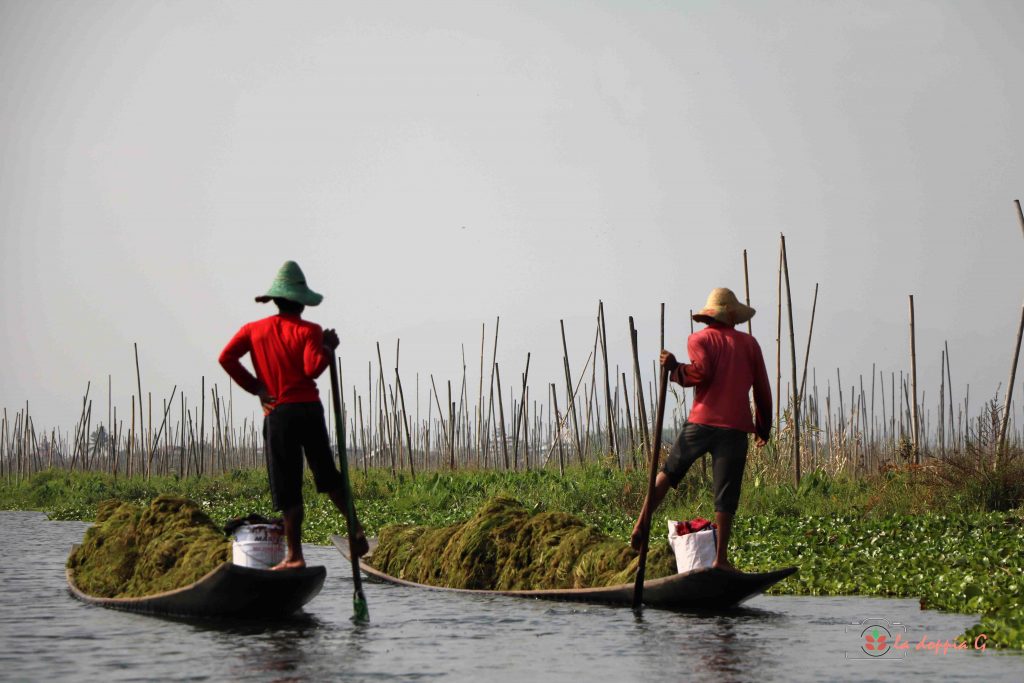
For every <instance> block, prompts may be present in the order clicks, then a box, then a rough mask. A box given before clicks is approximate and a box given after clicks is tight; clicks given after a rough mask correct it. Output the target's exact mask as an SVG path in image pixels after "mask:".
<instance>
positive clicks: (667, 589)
mask: <svg viewBox="0 0 1024 683" xmlns="http://www.w3.org/2000/svg"><path fill="white" fill-rule="evenodd" d="M331 540H332V541H333V542H334V546H335V547H336V548H337V549H338V550H339V551H340V552H341V554H342V555H344V556H345V557H346V558H348V539H347V538H346V537H344V536H332V537H331ZM376 547H377V539H370V552H369V553H368V554H367V555H366V557H365V558H364V559H366V560H367V561H369V562H372V561H373V551H374V549H375V548H376ZM360 568H361V569H362V570H363V571H364V572H366V574H367V576H368V577H369V578H371V579H375V580H377V581H381V582H384V583H393V584H397V585H399V586H410V587H413V588H426V589H428V590H438V591H454V592H459V593H476V594H480V595H507V596H510V597H517V598H536V599H540V600H560V601H568V602H588V603H595V604H606V605H626V606H632V604H633V583H632V582H630V583H624V584H620V585H618V586H605V587H598V588H556V589H549V590H508V591H498V590H471V589H466V588H442V587H439V586H428V585H425V584H422V583H413V582H412V581H405V580H404V579H399V578H397V577H394V576H391V575H389V574H385V573H384V572H382V571H380V570H379V569H377V568H375V567H373V566H371V565H368V564H361V565H360ZM796 571H797V568H796V567H786V568H784V569H778V570H776V571H772V572H764V573H757V574H747V573H741V572H727V571H724V570H721V569H698V570H696V571H692V572H687V573H685V574H675V575H673V576H666V577H664V578H661V579H649V580H646V581H644V604H645V605H646V606H648V607H655V608H659V609H692V610H699V609H712V610H718V609H728V608H731V607H736V606H737V605H740V604H742V603H743V602H745V601H747V600H749V599H750V598H752V597H754V596H757V595H760V594H761V593H764V592H765V591H766V590H768V588H770V587H771V586H772V585H774V584H776V583H778V582H779V581H781V580H782V579H784V578H786V577H787V576H790V575H792V574H795V573H796Z"/></svg>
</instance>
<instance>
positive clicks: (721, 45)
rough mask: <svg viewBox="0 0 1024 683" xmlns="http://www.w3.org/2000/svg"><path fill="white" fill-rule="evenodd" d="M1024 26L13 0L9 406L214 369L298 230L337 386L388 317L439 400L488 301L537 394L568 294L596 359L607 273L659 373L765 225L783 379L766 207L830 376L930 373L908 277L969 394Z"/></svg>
mask: <svg viewBox="0 0 1024 683" xmlns="http://www.w3.org/2000/svg"><path fill="white" fill-rule="evenodd" d="M1022 29H1024V5H1022V4H1021V3H1019V2H1013V1H1007V2H995V1H979V2H972V3H963V2H955V1H952V2H912V1H905V2H899V3H893V2H887V1H886V2H867V1H865V2H847V1H843V2H829V1H815V2H786V1H780V2H772V3H753V2H707V1H697V0H692V1H676V2H562V3H550V2H514V3H512V2H509V3H502V2H486V3H480V2H444V3H417V2H377V3H362V2H360V3H357V2H303V1H298V2H288V3H284V2H268V1H265V0H255V1H253V2H223V1H222V2H210V1H208V0H202V1H193V0H184V1H179V2H158V1H147V2H136V1H134V0H133V1H119V0H106V1H103V2H95V1H94V2H75V3H71V2H60V1H55V0H0V92H2V93H4V95H3V97H2V98H0V254H2V256H0V258H2V262H0V263H2V267H0V316H2V321H3V325H2V327H3V329H2V333H0V357H2V358H3V359H4V362H3V363H2V365H0V406H2V407H6V408H7V410H8V412H9V414H10V413H11V412H13V411H15V410H17V409H18V408H19V407H23V406H24V404H25V402H26V401H28V402H29V403H30V406H31V412H32V414H33V416H34V420H35V423H36V425H37V426H39V427H60V428H63V429H68V428H71V427H72V426H73V424H74V422H75V420H77V418H78V414H79V411H80V409H81V404H82V396H83V394H84V393H85V390H86V386H87V384H89V383H91V385H92V390H91V392H92V393H91V394H90V396H91V398H93V399H94V400H96V401H97V403H99V404H105V403H106V400H107V378H108V375H109V376H110V378H111V380H110V381H111V386H112V400H113V402H114V403H115V404H116V405H118V406H119V415H120V416H122V417H123V416H125V415H126V414H127V411H128V410H129V409H130V408H129V406H130V401H131V398H130V397H131V394H132V392H133V391H134V386H135V359H134V351H133V348H134V347H133V345H134V344H137V345H138V349H139V358H140V367H141V376H142V385H143V392H144V393H148V392H152V393H153V396H154V402H156V401H157V399H158V398H161V397H167V396H169V395H170V393H171V390H172V387H174V386H177V387H178V389H179V390H184V391H185V392H186V394H187V395H188V396H189V397H190V400H191V398H195V399H196V400H198V395H199V391H200V389H199V388H200V382H201V378H205V381H206V386H207V387H210V386H211V385H212V384H213V383H217V384H218V385H219V387H220V390H221V391H226V387H227V384H228V383H229V380H228V377H227V375H226V374H225V373H224V372H223V370H221V368H220V367H219V365H218V364H217V356H218V354H219V352H220V350H221V348H222V347H223V346H224V344H225V343H226V342H227V341H228V339H230V337H231V336H232V335H233V334H234V332H235V331H236V330H237V329H238V328H239V327H240V326H241V325H242V324H244V323H245V322H247V321H249V320H253V319H257V318H260V317H263V316H265V315H269V314H270V313H272V311H271V310H269V307H267V306H261V305H259V304H256V303H254V301H253V297H255V296H256V295H258V294H262V293H263V292H264V291H265V290H266V289H267V288H268V287H269V285H270V283H271V281H272V280H273V277H274V275H275V273H276V271H277V269H278V267H279V266H280V265H281V263H282V262H283V261H285V260H287V259H293V260H295V261H297V262H298V263H299V264H300V265H301V267H302V268H303V270H304V271H305V274H306V276H307V279H308V281H309V283H310V286H311V287H312V288H313V289H315V290H317V291H319V292H321V293H323V294H324V297H325V298H324V302H323V304H322V305H321V306H319V307H317V308H315V309H308V310H307V313H306V316H305V317H307V318H308V319H311V320H313V321H315V322H318V323H320V324H322V325H324V326H325V327H334V328H337V330H338V333H339V336H340V337H341V347H340V349H339V354H340V357H341V362H342V369H343V373H344V375H345V383H346V385H347V388H346V395H348V394H350V392H351V388H350V385H351V382H352V381H356V382H357V387H358V388H359V390H360V391H361V392H362V393H365V392H366V389H365V387H366V384H367V367H368V363H370V362H371V361H372V362H373V363H374V367H375V368H376V358H377V351H376V343H377V342H379V343H380V344H381V350H382V354H383V355H384V358H385V360H384V364H385V368H386V375H387V376H389V377H390V376H391V371H392V370H393V359H394V357H395V348H396V343H397V342H398V340H399V339H400V340H401V343H400V348H401V355H400V359H399V366H400V370H401V373H402V378H403V380H402V383H403V385H404V386H405V389H406V392H408V394H409V396H411V395H412V394H413V393H415V391H414V389H413V387H414V385H415V377H416V375H417V374H419V377H420V387H421V388H420V392H421V398H420V402H421V405H422V412H423V414H424V416H425V414H426V411H427V407H426V406H427V393H426V387H427V386H428V385H429V377H430V375H431V374H432V375H434V377H435V380H436V381H437V383H438V386H439V388H440V387H441V386H443V382H445V381H446V380H452V381H453V384H454V385H456V386H457V385H458V384H459V383H460V382H461V377H462V362H463V361H462V358H463V349H464V353H465V358H466V364H467V366H468V379H467V381H468V382H469V386H470V387H475V386H476V383H477V382H478V381H479V364H480V339H481V326H484V334H485V336H486V337H487V350H486V355H487V357H488V360H487V361H486V363H485V365H486V366H488V367H489V365H490V360H489V359H490V357H491V354H492V349H491V344H492V341H493V334H494V327H495V321H496V319H497V318H498V317H500V321H501V322H500V336H499V340H498V349H497V360H498V362H499V365H500V367H501V370H502V379H503V382H504V385H503V386H504V387H505V388H506V395H507V391H508V389H507V387H508V386H509V385H510V384H517V383H518V382H519V381H520V380H519V376H520V373H521V372H522V371H523V369H524V367H525V364H526V356H527V353H530V354H531V360H530V385H531V395H532V396H534V397H535V398H536V397H539V396H541V395H543V394H544V392H545V391H546V386H547V384H548V383H549V382H557V383H559V386H562V382H563V381H564V377H563V374H562V360H561V357H562V348H561V336H560V332H559V321H560V320H564V322H565V326H566V333H567V337H568V345H569V355H570V364H571V366H572V369H573V373H574V374H576V373H578V372H579V371H580V370H581V369H582V367H583V365H584V362H585V361H586V358H587V355H588V354H589V353H590V350H591V348H592V344H593V339H594V323H595V317H596V312H597V305H598V301H603V302H604V307H605V314H606V320H607V325H608V346H609V354H610V356H611V362H612V364H613V365H618V366H620V368H621V369H620V372H621V371H627V375H628V374H629V372H628V370H627V369H628V367H629V364H630V363H631V356H630V351H629V332H628V316H631V315H632V316H634V317H635V319H636V324H637V327H638V330H639V344H640V354H641V365H642V366H643V367H644V368H645V372H646V378H647V379H648V380H650V379H652V377H653V373H652V372H651V371H650V367H651V360H652V359H654V358H655V357H656V355H657V351H658V346H659V344H658V336H659V310H660V304H661V303H665V305H666V334H667V339H666V346H667V347H668V348H669V349H671V350H674V351H676V352H677V353H679V354H680V355H684V350H685V338H686V335H687V334H688V333H689V330H690V324H689V321H688V314H689V311H690V310H691V309H697V308H700V307H701V305H702V304H703V303H704V300H705V298H706V297H707V294H708V292H709V291H710V289H711V288H713V287H719V286H727V287H731V288H733V289H734V290H735V291H736V292H737V293H739V294H740V296H741V298H742V297H743V290H744V275H743V252H744V250H746V251H747V254H748V262H749V286H750V300H751V305H753V306H754V307H755V308H757V309H758V311H759V312H758V314H757V315H756V316H755V318H754V319H753V322H752V325H753V332H754V335H755V337H757V339H758V340H759V342H760V344H761V346H762V348H763V349H764V352H765V356H766V360H767V361H768V366H769V374H771V375H772V376H774V374H775V345H776V325H777V306H778V303H779V302H778V290H777V287H778V280H777V277H778V254H779V238H780V235H781V234H785V237H786V244H787V250H788V263H789V271H790V283H791V288H792V300H793V315H794V324H795V329H796V336H797V353H796V355H797V358H798V363H801V364H802V359H803V356H804V352H805V349H806V345H807V341H806V337H807V331H808V327H809V324H810V321H811V308H812V299H813V294H814V288H815V285H816V284H817V285H819V287H820V289H819V295H818V302H817V309H816V315H815V321H814V335H813V339H812V343H811V349H810V364H811V366H812V368H813V369H814V372H815V373H816V375H817V378H818V384H819V385H820V387H821V391H822V392H824V391H825V382H826V380H829V381H831V382H832V383H833V386H834V382H835V376H836V373H837V370H838V372H839V374H840V375H841V377H842V381H843V382H844V383H845V385H846V386H847V387H848V386H849V383H850V382H851V381H853V380H854V379H855V378H857V377H858V376H860V375H863V376H864V378H865V382H866V383H870V378H871V374H872V368H873V367H874V368H875V372H881V373H883V375H884V376H885V377H886V378H887V381H888V377H890V376H891V373H896V375H897V376H898V374H899V372H900V371H904V372H907V371H908V370H909V365H910V360H909V356H910V353H909V311H908V308H909V304H908V296H909V295H913V296H914V301H915V308H916V326H917V330H916V331H917V354H918V364H919V367H918V375H919V385H920V389H919V391H921V392H923V393H924V396H925V398H924V401H925V403H926V405H928V406H932V405H933V404H934V402H935V401H936V400H937V397H938V383H939V379H938V378H939V363H940V354H941V352H942V350H943V348H944V345H945V344H947V343H948V347H949V353H950V361H951V362H950V366H951V367H950V370H951V376H952V381H953V386H954V397H955V399H956V400H957V401H958V402H959V401H962V400H963V398H964V395H965V392H966V385H967V384H968V383H969V384H970V391H971V396H972V399H971V400H972V406H977V405H979V404H980V401H981V400H982V399H983V398H986V397H991V396H994V395H995V394H996V391H997V389H998V388H999V387H1000V384H1002V385H1003V388H1002V389H1000V391H1003V390H1005V382H1006V379H1007V375H1008V372H1009V366H1010V361H1011V356H1012V352H1013V344H1014V341H1015V335H1016V330H1017V326H1018V323H1019V321H1020V316H1021V304H1022V294H1024V286H1022V285H1024V278H1022V269H1021V267H1020V264H1021V260H1022V255H1024V240H1022V234H1024V233H1022V226H1021V223H1020V221H1019V219H1018V216H1017V209H1016V207H1015V206H1014V203H1013V200H1014V199H1017V198H1020V197H1021V195H1022V194H1024V126H1021V125H1020V123H1019V120H1020V115H1021V112H1024V88H1021V87H1020V82H1021V81H1020V77H1021V76H1020V74H1021V67H1022V65H1024V44H1022V43H1021V41H1020V36H1021V35H1022ZM784 315H785V313H784ZM783 341H784V344H783V347H782V357H783V366H782V373H783V377H784V378H785V377H788V376H789V373H790V365H789V361H788V358H789V346H788V327H787V325H786V324H785V323H784V325H783ZM374 372H376V369H374ZM485 373H487V374H488V376H489V371H487V370H485ZM830 378H831V379H830ZM783 382H785V379H784V380H783ZM1020 382H1021V379H1020V376H1019V375H1018V379H1017V383H1018V384H1019V383H1020ZM486 383H487V381H486V380H485V384H486ZM326 387H327V384H326V382H323V381H322V382H321V389H322V390H326ZM847 390H848V389H847ZM442 391H443V389H442ZM485 391H486V389H485ZM470 393H475V392H473V391H472V390H471V392H470ZM517 393H518V391H517ZM240 394H241V392H240V391H239V390H237V388H236V390H235V398H236V399H237V400H238V401H242V403H238V404H236V405H237V406H245V405H247V404H245V403H244V399H242V397H241V395H240ZM1016 395H1017V396H1018V397H1019V398H1024V395H1022V394H1021V393H1020V392H1019V391H1018V392H1017V394H1016ZM410 402H413V401H412V399H411V398H410ZM256 407H257V406H256V402H255V399H253V400H252V409H253V410H254V411H255V409H256ZM242 410H243V408H242V407H236V414H238V413H240V411H242ZM410 410H411V409H410ZM97 414H102V415H103V416H105V415H106V410H105V409H102V410H101V409H99V406H97V407H96V408H94V416H95V415H97ZM101 419H105V417H103V418H101ZM94 423H95V418H94Z"/></svg>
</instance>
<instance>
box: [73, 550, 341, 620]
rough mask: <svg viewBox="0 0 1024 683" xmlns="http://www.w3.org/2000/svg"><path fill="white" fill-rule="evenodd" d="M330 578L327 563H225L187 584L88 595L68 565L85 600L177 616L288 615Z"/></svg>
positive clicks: (76, 589) (79, 595) (76, 593)
mask: <svg viewBox="0 0 1024 683" xmlns="http://www.w3.org/2000/svg"><path fill="white" fill-rule="evenodd" d="M326 576H327V569H326V568H325V567H306V568H305V569H290V570H287V571H277V572H275V571H270V570H269V569H252V568H251V567H241V566H239V565H236V564H232V563H231V562H224V563H223V564H221V565H220V566H218V567H216V568H215V569H213V570H212V571H211V572H210V573H208V574H207V575H206V576H204V577H202V578H201V579H199V580H198V581H196V582H195V583H192V584H189V585H188V586H185V587H183V588H176V589H175V590H170V591H166V592H164V593H157V594H155V595H147V596H145V597H141V598H98V597H95V596H93V595H88V594H86V593H84V592H83V591H82V590H81V589H80V588H79V587H78V586H77V585H76V584H75V572H74V570H73V569H71V568H68V569H67V579H68V591H69V592H70V593H71V594H72V595H73V596H75V597H76V598H78V599H79V600H82V601H83V602H88V603H90V604H93V605H100V606H102V607H109V608H111V609H119V610H125V611H128V612H142V613H145V614H160V615H166V616H177V617H221V618H262V619H267V618H277V617H284V616H287V615H289V614H292V613H293V612H296V611H297V610H298V609H299V608H301V607H302V606H303V605H305V604H306V603H308V602H309V601H310V600H312V599H313V598H315V597H316V595H317V594H318V593H319V592H320V589H321V588H322V587H323V585H324V578H325V577H326Z"/></svg>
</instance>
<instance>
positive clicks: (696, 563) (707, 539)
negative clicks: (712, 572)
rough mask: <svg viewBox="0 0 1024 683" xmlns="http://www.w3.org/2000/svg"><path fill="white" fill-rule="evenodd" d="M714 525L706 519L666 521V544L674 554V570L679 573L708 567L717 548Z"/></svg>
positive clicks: (713, 558)
mask: <svg viewBox="0 0 1024 683" xmlns="http://www.w3.org/2000/svg"><path fill="white" fill-rule="evenodd" d="M716 529H717V527H716V525H714V524H712V523H711V522H708V521H707V520H706V519H694V520H691V521H688V522H677V521H674V520H669V522H668V544H669V545H670V546H672V550H673V551H674V552H675V554H676V571H677V572H679V573H680V574H683V573H685V572H691V571H694V570H695V569H708V568H710V567H711V565H712V564H713V563H714V561H715V554H716V552H717V549H718V532H717V531H716Z"/></svg>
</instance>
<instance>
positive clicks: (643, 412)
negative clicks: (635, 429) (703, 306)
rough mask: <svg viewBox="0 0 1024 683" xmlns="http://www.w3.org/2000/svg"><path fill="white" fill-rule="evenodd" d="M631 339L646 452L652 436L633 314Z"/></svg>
mask: <svg viewBox="0 0 1024 683" xmlns="http://www.w3.org/2000/svg"><path fill="white" fill-rule="evenodd" d="M691 320H692V318H691ZM629 339H630V342H631V344H632V347H633V386H634V387H635V388H636V395H637V403H636V417H637V420H638V421H639V422H640V430H639V431H640V445H641V447H642V448H643V449H644V451H645V452H646V451H647V448H648V444H650V442H651V438H650V434H648V432H647V407H646V406H645V405H644V389H643V378H642V377H641V376H640V356H639V354H638V351H637V333H636V326H635V325H634V324H633V316H629Z"/></svg>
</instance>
